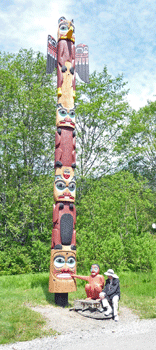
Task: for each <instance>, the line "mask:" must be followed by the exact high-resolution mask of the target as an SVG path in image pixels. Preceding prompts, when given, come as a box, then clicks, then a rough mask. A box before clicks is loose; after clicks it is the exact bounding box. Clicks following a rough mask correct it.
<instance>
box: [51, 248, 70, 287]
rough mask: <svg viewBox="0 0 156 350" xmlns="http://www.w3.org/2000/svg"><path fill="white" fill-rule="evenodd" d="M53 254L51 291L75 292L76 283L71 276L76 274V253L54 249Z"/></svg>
mask: <svg viewBox="0 0 156 350" xmlns="http://www.w3.org/2000/svg"><path fill="white" fill-rule="evenodd" d="M51 254H52V258H51V266H50V283H49V290H51V291H52V293H55V292H57V291H58V292H59V293H66V292H70V291H71V292H72V291H75V290H76V283H75V281H74V279H73V278H72V277H71V275H72V274H76V252H74V251H72V250H70V248H66V249H65V250H64V249H63V250H59V251H58V250H55V249H52V253H51Z"/></svg>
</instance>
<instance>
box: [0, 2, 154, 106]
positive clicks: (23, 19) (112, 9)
mask: <svg viewBox="0 0 156 350" xmlns="http://www.w3.org/2000/svg"><path fill="white" fill-rule="evenodd" d="M1 3H2V6H1V11H0V36H1V49H2V50H5V51H9V52H18V50H19V49H20V48H21V47H22V48H27V49H29V48H30V47H32V48H33V50H34V51H41V52H43V53H44V54H46V45H47V35H48V34H51V35H52V36H54V37H55V38H56V39H57V24H58V19H59V18H60V16H65V17H66V18H69V19H72V18H73V19H74V22H75V27H76V44H78V43H80V42H84V43H86V44H88V45H89V52H90V71H91V72H93V70H97V71H99V72H100V71H102V69H103V67H104V65H107V67H108V72H109V74H111V75H113V76H116V75H118V74H120V73H122V72H123V73H124V77H125V80H126V81H128V86H129V88H130V95H129V99H130V101H131V105H132V107H133V108H139V106H142V103H144V101H145V103H146V101H147V99H151V98H152V96H153V95H154V94H155V93H156V86H155V71H156V44H155V43H156V0H152V1H151V0H126V1H125V0H116V1H114V0H88V1H86V0H79V1H76V0H49V2H47V3H46V2H45V0H10V1H7V0H1ZM136 106H137V107H136Z"/></svg>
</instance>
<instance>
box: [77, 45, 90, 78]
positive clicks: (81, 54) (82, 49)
mask: <svg viewBox="0 0 156 350" xmlns="http://www.w3.org/2000/svg"><path fill="white" fill-rule="evenodd" d="M75 67H76V72H77V73H78V75H79V77H80V79H81V80H82V81H84V82H85V83H89V49H88V45H84V44H79V45H77V46H76V52H75Z"/></svg>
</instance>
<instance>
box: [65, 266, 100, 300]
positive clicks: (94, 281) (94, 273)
mask: <svg viewBox="0 0 156 350" xmlns="http://www.w3.org/2000/svg"><path fill="white" fill-rule="evenodd" d="M99 272H100V267H99V265H98V264H93V265H92V266H91V275H90V276H79V275H74V274H73V275H72V277H73V278H79V279H81V280H84V281H87V282H89V284H86V286H85V291H86V294H87V299H88V300H89V299H94V300H96V299H99V293H101V291H102V288H103V286H104V284H105V279H104V276H102V275H99Z"/></svg>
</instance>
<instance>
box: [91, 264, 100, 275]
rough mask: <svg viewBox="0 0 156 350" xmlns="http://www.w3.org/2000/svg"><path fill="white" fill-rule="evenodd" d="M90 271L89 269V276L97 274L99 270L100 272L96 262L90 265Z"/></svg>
mask: <svg viewBox="0 0 156 350" xmlns="http://www.w3.org/2000/svg"><path fill="white" fill-rule="evenodd" d="M90 271H91V276H92V277H95V276H97V275H98V274H99V272H100V269H99V266H98V265H96V264H93V265H92V266H91V269H90Z"/></svg>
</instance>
